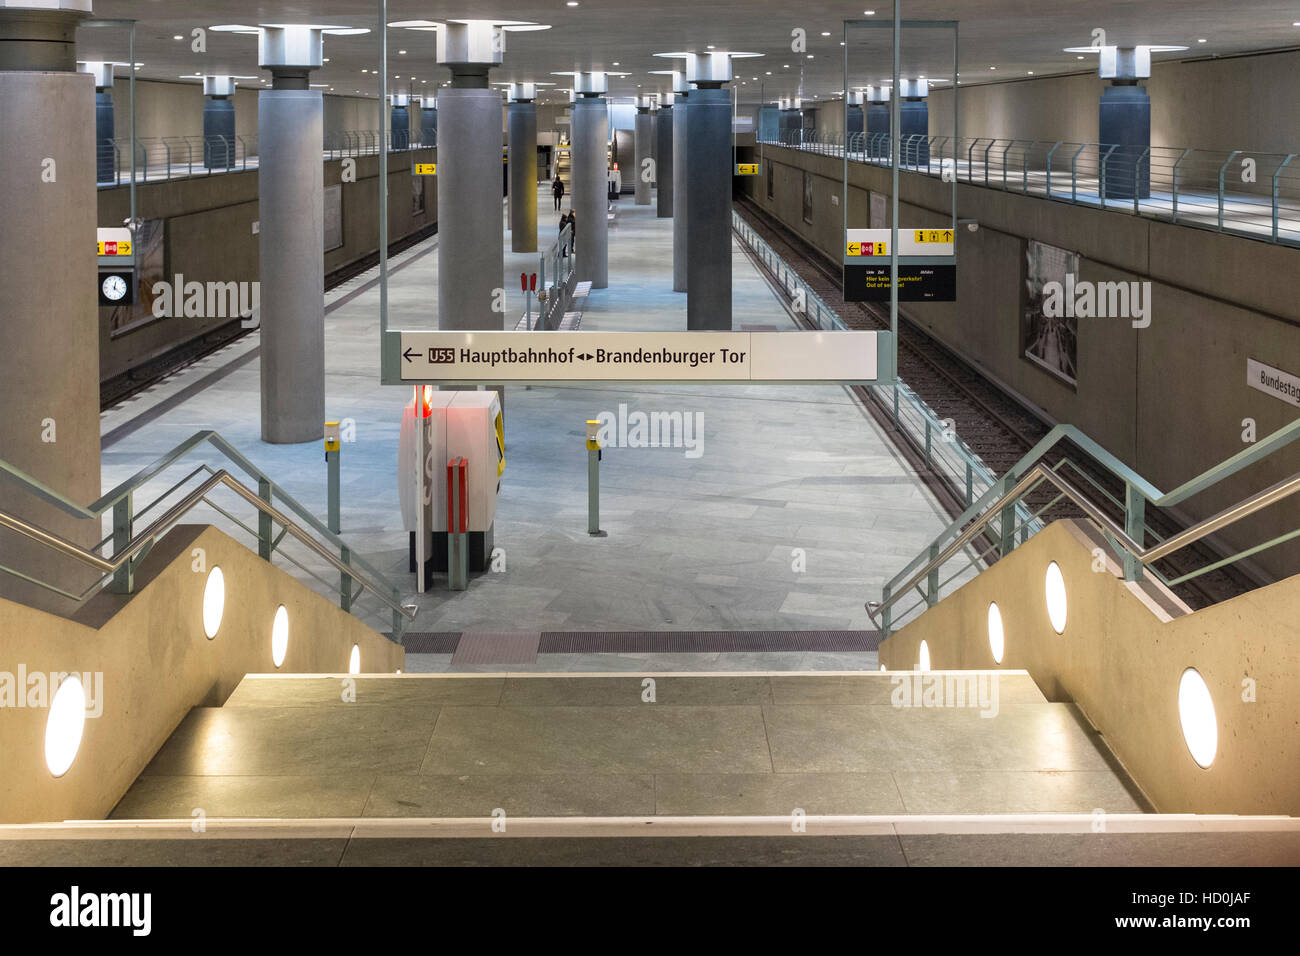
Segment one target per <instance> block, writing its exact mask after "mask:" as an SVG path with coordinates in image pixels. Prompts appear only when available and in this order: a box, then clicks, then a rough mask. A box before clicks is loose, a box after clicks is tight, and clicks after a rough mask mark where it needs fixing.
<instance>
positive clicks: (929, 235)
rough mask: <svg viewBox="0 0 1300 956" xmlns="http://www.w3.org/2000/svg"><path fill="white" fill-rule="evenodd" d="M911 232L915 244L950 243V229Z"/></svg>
mask: <svg viewBox="0 0 1300 956" xmlns="http://www.w3.org/2000/svg"><path fill="white" fill-rule="evenodd" d="M913 231H914V233H915V237H916V242H917V243H924V242H952V230H951V229H916V230H913Z"/></svg>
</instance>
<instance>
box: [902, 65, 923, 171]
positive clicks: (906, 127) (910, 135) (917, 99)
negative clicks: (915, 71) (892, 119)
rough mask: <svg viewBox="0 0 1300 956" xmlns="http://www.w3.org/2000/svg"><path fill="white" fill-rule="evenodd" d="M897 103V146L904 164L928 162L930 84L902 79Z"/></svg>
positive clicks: (915, 164)
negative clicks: (900, 100) (928, 98)
mask: <svg viewBox="0 0 1300 956" xmlns="http://www.w3.org/2000/svg"><path fill="white" fill-rule="evenodd" d="M900 82H901V84H902V89H901V90H900V91H899V92H900V94H901V96H902V98H903V99H902V102H900V103H899V104H898V149H899V155H900V156H901V157H902V163H903V165H904V166H925V165H927V164H928V163H929V162H930V104H929V103H928V102H926V96H928V95H929V92H930V86H929V83H928V82H927V81H925V80H902V81H900Z"/></svg>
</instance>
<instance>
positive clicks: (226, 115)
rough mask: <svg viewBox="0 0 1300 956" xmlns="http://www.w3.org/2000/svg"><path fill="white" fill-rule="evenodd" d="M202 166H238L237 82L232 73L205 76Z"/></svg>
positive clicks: (211, 167)
mask: <svg viewBox="0 0 1300 956" xmlns="http://www.w3.org/2000/svg"><path fill="white" fill-rule="evenodd" d="M203 165H204V166H205V167H207V168H208V169H229V168H230V167H232V166H234V165H235V81H234V78H233V77H229V76H205V77H204V78H203Z"/></svg>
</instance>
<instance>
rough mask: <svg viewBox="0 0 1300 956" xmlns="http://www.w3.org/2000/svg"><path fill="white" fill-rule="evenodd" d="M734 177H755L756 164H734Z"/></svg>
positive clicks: (756, 171)
mask: <svg viewBox="0 0 1300 956" xmlns="http://www.w3.org/2000/svg"><path fill="white" fill-rule="evenodd" d="M736 175H737V176H757V175H758V163H737V164H736Z"/></svg>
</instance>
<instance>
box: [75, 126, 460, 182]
mask: <svg viewBox="0 0 1300 956" xmlns="http://www.w3.org/2000/svg"><path fill="white" fill-rule="evenodd" d="M430 139H431V140H433V139H435V138H434V137H430ZM436 145H437V143H436V142H435V141H431V142H424V140H423V138H422V136H421V133H420V131H419V130H412V131H410V132H402V131H401V130H398V131H397V133H396V134H395V135H394V136H393V138H392V139H391V140H390V141H389V144H388V151H389V152H390V153H396V152H406V151H409V150H418V149H430V148H433V147H435V146H436ZM257 148H258V140H257V137H256V136H234V137H226V136H145V137H140V138H137V139H136V141H135V178H136V182H140V183H150V182H159V181H162V180H170V179H186V178H189V177H191V176H211V175H212V174H213V173H227V172H243V171H244V170H248V169H256V168H257V166H258V152H257ZM378 152H379V131H378V130H341V131H335V132H328V133H326V134H325V135H324V136H323V137H322V138H321V157H322V159H343V158H345V157H349V156H373V155H375V154H377V153H378ZM96 170H97V177H96V178H97V179H98V181H99V185H100V186H101V187H105V186H120V185H124V184H126V183H129V182H130V181H131V141H130V140H129V139H110V140H104V141H103V142H101V143H100V144H99V146H98V147H97V149H96Z"/></svg>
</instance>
